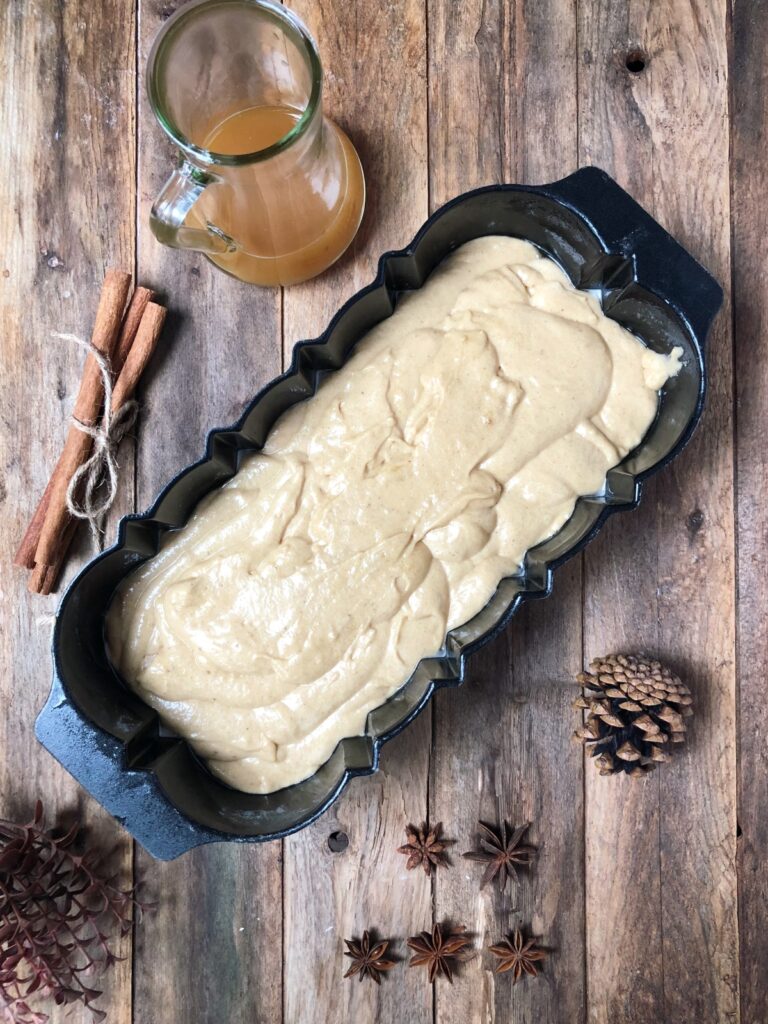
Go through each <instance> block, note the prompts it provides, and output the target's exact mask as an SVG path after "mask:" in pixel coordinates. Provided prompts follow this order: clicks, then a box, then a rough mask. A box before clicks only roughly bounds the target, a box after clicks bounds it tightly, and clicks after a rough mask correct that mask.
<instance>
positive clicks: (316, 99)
mask: <svg viewBox="0 0 768 1024" xmlns="http://www.w3.org/2000/svg"><path fill="white" fill-rule="evenodd" d="M215 7H253V8H255V9H256V10H259V11H263V12H264V13H265V14H268V15H271V16H272V17H273V18H274V19H275V20H276V21H278V22H279V23H280V24H281V26H282V27H285V28H287V29H288V30H289V33H290V32H291V30H292V32H293V34H295V36H297V37H298V42H300V43H301V45H302V47H303V49H304V52H305V54H306V56H307V59H308V63H309V68H310V73H311V76H312V89H311V92H310V96H309V100H308V102H307V105H306V107H305V108H304V110H303V111H302V114H301V117H300V118H299V119H298V121H297V122H296V124H295V125H294V126H293V127H292V128H291V130H290V131H289V132H287V133H286V134H285V135H283V137H282V138H280V139H278V140H277V142H273V143H272V145H271V146H267V147H266V148H264V149H258V150H256V151H255V152H253V153H237V154H231V153H216V152H213V151H212V150H208V149H205V148H204V147H202V146H197V145H196V144H195V143H194V142H192V141H190V140H189V139H188V138H187V137H186V136H185V135H184V133H183V132H182V131H181V129H180V128H179V127H178V125H177V124H176V123H175V122H174V120H173V118H172V117H171V116H170V114H169V113H168V111H167V110H166V105H165V103H164V100H163V90H162V88H161V80H160V79H161V71H162V68H163V61H162V57H163V50H164V48H165V47H166V46H167V44H168V43H169V42H170V40H172V39H173V37H174V35H175V34H176V32H178V31H180V30H181V28H182V27H183V25H182V23H183V22H184V21H185V20H186V19H187V18H188V17H189V16H190V14H191V13H193V12H197V11H199V10H200V9H201V8H215ZM322 82H323V69H322V65H321V63H320V57H319V55H318V53H317V47H316V46H315V43H314V40H313V39H312V36H311V35H310V34H309V30H308V29H307V27H306V26H305V25H304V23H303V22H302V20H301V19H300V18H299V17H298V16H297V15H296V14H294V13H293V11H291V10H289V9H288V8H287V7H283V6H282V4H277V3H272V2H270V0H192V2H191V3H187V4H184V6H183V7H180V8H179V10H178V11H176V12H175V13H174V14H172V15H171V17H170V18H169V19H168V20H167V21H166V22H165V24H164V25H163V27H162V28H161V29H160V31H159V32H158V34H157V35H156V37H155V40H154V42H153V44H152V49H151V50H150V54H149V60H148V62H147V93H148V95H149V104H150V107H151V108H152V112H153V113H154V115H155V117H156V118H157V120H158V121H159V123H160V126H161V127H162V129H163V131H164V132H165V133H166V135H168V137H169V138H170V139H171V141H172V142H174V143H175V144H176V145H177V146H178V147H179V148H180V149H182V150H183V151H184V152H185V153H186V154H188V155H189V156H190V157H192V158H193V159H195V160H196V161H198V162H199V163H202V164H206V165H219V166H222V167H240V166H242V165H245V164H251V163H256V162H258V161H261V160H268V159H270V157H273V156H277V155H278V153H282V152H284V151H285V150H286V149H288V148H289V147H290V146H292V145H293V143H294V142H297V141H298V140H299V139H300V138H301V137H302V136H303V135H304V133H305V131H306V130H307V128H308V127H309V125H310V124H311V123H312V120H313V118H314V116H315V113H316V112H317V111H318V110H319V108H320V101H321V94H322Z"/></svg>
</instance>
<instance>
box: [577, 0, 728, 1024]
mask: <svg viewBox="0 0 768 1024" xmlns="http://www.w3.org/2000/svg"><path fill="white" fill-rule="evenodd" d="M726 13H727V12H726V4H725V2H724V0H696V2H694V3H688V2H670V3H667V4H664V5H659V4H655V3H651V2H644V3H619V4H616V3H610V4H609V3H607V2H606V3H602V2H601V3H582V4H580V15H579V48H580V51H581V56H582V64H581V68H580V74H579V80H580V89H579V140H580V160H581V162H583V163H598V164H600V165H601V166H603V167H605V168H606V169H607V170H608V171H609V172H610V173H612V174H614V175H615V176H616V177H617V178H618V180H619V182H620V183H621V184H623V185H624V186H625V187H626V188H628V189H629V190H630V191H631V192H632V193H633V195H635V196H636V197H637V198H638V200H639V201H640V202H641V203H643V204H644V205H645V206H646V207H647V208H648V209H649V210H650V211H651V212H652V213H654V214H655V216H656V217H657V218H658V219H659V220H660V221H661V222H662V223H663V224H664V225H665V226H666V227H667V228H668V229H669V230H670V231H671V232H672V233H673V234H674V235H676V237H678V238H679V239H680V240H681V241H682V242H683V244H685V245H687V246H688V247H689V248H690V249H691V251H692V252H693V253H695V254H696V255H697V256H698V257H699V258H700V259H701V260H702V261H703V262H704V263H705V265H707V266H708V267H709V268H710V269H711V270H712V272H713V273H714V274H715V275H716V277H717V278H718V279H719V280H720V281H721V282H723V283H724V284H725V285H726V286H727V284H728V282H729V278H730V264H729V228H728V218H729V190H728V122H727V66H726V65H727V61H726ZM638 53H639V55H640V57H641V64H642V65H643V69H642V70H639V69H638V70H637V71H636V72H634V73H633V71H632V70H630V67H628V66H627V59H628V58H630V66H631V65H632V63H633V60H636V59H637V54H638ZM634 66H635V67H637V64H635V65H634ZM708 356H709V359H708V366H709V380H710V390H709V396H708V405H707V410H706V413H705V417H704V421H703V424H702V426H701V427H700V429H699V432H698V433H697V435H696V438H695V440H694V442H693V443H692V445H691V446H690V448H689V449H688V450H687V451H686V452H685V455H684V457H682V458H681V459H680V460H678V461H676V462H675V463H674V465H673V466H672V467H670V468H669V469H667V470H665V471H664V473H663V475H662V477H661V478H660V479H658V480H656V481H654V482H653V484H652V485H651V486H648V487H647V489H646V493H645V497H644V500H643V505H642V506H641V509H640V511H639V512H638V513H635V514H633V515H632V516H627V517H617V518H616V519H614V520H612V522H611V523H610V525H609V526H608V528H606V530H605V531H604V532H603V534H602V535H601V537H600V538H599V539H598V540H597V541H596V542H595V544H594V545H592V546H590V548H589V549H588V551H587V552H586V558H585V565H586V576H585V594H586V603H585V653H586V656H587V658H590V657H593V656H595V655H599V654H603V653H606V652H608V651H613V650H637V649H641V650H642V649H646V650H650V651H653V652H655V653H657V654H658V656H659V657H660V658H662V659H663V660H668V661H669V662H671V664H672V665H673V666H674V667H675V668H677V669H678V670H679V672H680V674H681V675H682V676H683V677H684V678H685V679H687V681H688V682H689V683H690V685H691V688H692V690H693V692H694V699H695V703H696V718H695V719H694V725H693V732H692V736H691V740H690V744H689V745H688V747H687V748H686V749H685V750H683V751H682V752H680V756H678V757H676V758H675V759H674V761H673V763H671V764H669V765H664V766H663V769H664V770H663V771H659V772H658V773H656V774H655V775H654V776H652V777H651V778H649V779H648V780H644V781H642V782H640V783H639V784H635V783H634V782H633V781H632V780H629V779H626V780H625V779H605V778H599V777H598V776H597V773H596V772H593V771H591V770H590V771H588V772H587V775H586V780H587V789H586V793H587V803H586V807H587V815H586V836H587V942H588V989H589V991H588V999H589V1019H590V1021H592V1022H595V1024H598V1022H599V1024H629V1022H637V1024H646V1022H647V1021H650V1020H663V1021H674V1022H675V1024H688V1022H690V1024H694V1022H695V1024H709V1022H712V1024H714V1022H717V1024H723V1022H726V1021H736V1020H738V1014H739V1008H738V935H737V921H736V885H735V877H736V876H735V845H736V820H735V783H736V762H735V758H736V743H735V672H734V537H733V502H732V487H733V465H732V418H731V411H732V406H731V401H732V399H731V388H732V367H731V332H730V320H729V308H728V302H727V300H726V305H725V309H724V311H723V313H722V314H721V315H720V317H719V319H718V321H717V325H716V329H715V330H714V332H713V333H712V335H711V338H710V342H709V353H708Z"/></svg>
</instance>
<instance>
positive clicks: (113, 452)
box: [54, 331, 139, 541]
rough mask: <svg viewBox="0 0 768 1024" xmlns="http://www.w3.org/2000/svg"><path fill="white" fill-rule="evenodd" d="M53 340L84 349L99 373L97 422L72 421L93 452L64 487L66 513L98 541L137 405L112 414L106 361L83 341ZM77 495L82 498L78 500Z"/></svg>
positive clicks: (57, 335)
mask: <svg viewBox="0 0 768 1024" xmlns="http://www.w3.org/2000/svg"><path fill="white" fill-rule="evenodd" d="M54 337H55V338H61V339H62V341H68V342H71V343H72V344H73V345H77V346H78V347H79V348H83V349H85V351H86V352H87V353H88V354H89V355H91V356H93V358H94V360H95V361H96V364H97V366H98V367H99V372H100V373H101V380H102V384H103V387H104V412H103V415H102V418H101V422H100V423H99V424H98V425H96V426H91V425H90V424H89V423H83V422H82V420H79V419H77V417H76V416H73V417H72V423H73V424H74V426H75V427H77V429H78V430H81V431H82V432H83V433H84V434H87V435H88V437H90V438H91V439H92V441H93V451H92V452H91V454H90V456H89V457H88V458H87V459H86V461H85V462H84V463H83V464H82V465H81V466H79V467H78V469H76V470H75V472H74V473H73V474H72V479H71V480H70V481H69V486H68V487H67V509H68V511H69V513H70V514H71V515H73V516H75V517H76V518H77V519H86V520H87V521H88V525H89V527H90V529H91V533H92V534H93V537H94V539H95V540H97V541H98V540H99V538H100V535H101V532H102V526H101V524H102V520H103V518H104V516H105V515H106V514H107V512H108V511H109V510H110V508H111V507H112V505H113V504H114V501H115V497H116V496H117V481H118V476H117V470H118V466H117V449H118V448H119V447H120V442H121V441H122V440H123V438H124V437H125V435H126V434H127V433H128V432H129V430H131V428H132V427H133V425H134V423H135V422H136V417H137V415H138V412H139V403H138V402H136V401H135V400H134V399H129V400H128V401H127V402H124V403H123V405H121V406H120V408H119V409H117V410H114V411H113V409H112V369H111V367H110V364H109V360H108V359H107V358H106V357H105V356H104V355H102V353H101V352H99V350H98V349H97V348H96V346H95V345H93V344H92V343H91V342H90V341H84V340H83V339H82V338H78V337H77V335H76V334H61V333H59V332H58V331H54ZM99 492H101V493H99ZM81 493H82V497H79V495H80V494H81Z"/></svg>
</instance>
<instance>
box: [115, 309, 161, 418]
mask: <svg viewBox="0 0 768 1024" xmlns="http://www.w3.org/2000/svg"><path fill="white" fill-rule="evenodd" d="M167 312H168V310H167V309H166V308H165V306H160V305H159V304H158V303H156V302H148V303H147V304H146V308H145V310H144V315H143V316H142V318H141V323H140V324H139V329H138V331H137V332H136V339H135V341H134V343H133V345H132V346H131V349H130V351H129V353H128V357H127V359H126V360H125V364H124V366H123V368H122V370H121V372H120V376H119V377H118V378H117V381H116V383H115V386H114V389H113V390H112V412H113V413H115V412H117V411H118V409H120V407H121V406H123V405H125V403H126V402H128V401H130V399H131V398H133V395H134V392H135V391H136V386H137V384H138V383H139V381H140V380H141V375H142V374H143V373H144V370H145V369H146V367H147V363H148V362H149V360H150V359H151V358H152V353H153V352H154V351H155V348H156V346H157V341H158V338H159V337H160V332H161V331H162V329H163V324H164V322H165V317H166V314H167Z"/></svg>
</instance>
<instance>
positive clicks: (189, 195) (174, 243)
mask: <svg viewBox="0 0 768 1024" xmlns="http://www.w3.org/2000/svg"><path fill="white" fill-rule="evenodd" d="M219 180H220V179H219V178H217V177H216V175H214V174H210V173H208V172H207V171H204V170H202V169H201V168H200V167H195V165H194V164H191V163H190V162H189V161H188V160H182V162H181V163H180V164H179V166H178V167H177V168H176V170H175V171H174V172H173V174H171V176H170V178H169V179H168V180H167V181H166V183H165V184H164V185H163V187H162V188H161V190H160V194H159V195H158V197H157V199H156V200H155V201H154V203H153V204H152V210H151V212H150V215H149V224H150V227H151V228H152V233H153V234H154V236H155V238H156V239H157V240H158V242H162V243H163V245H170V246H171V247H172V248H174V249H195V250H196V251H197V252H206V253H215V254H218V255H221V254H222V253H225V252H234V251H235V250H236V249H237V243H236V242H235V240H234V239H233V238H230V236H229V235H227V234H225V233H224V232H223V231H222V230H221V228H217V227H216V225H215V224H211V223H210V222H209V221H206V226H205V228H190V227H187V226H186V225H185V223H184V221H185V219H186V216H187V214H188V213H189V211H190V210H191V209H192V207H193V206H194V204H195V203H196V202H197V200H198V199H199V198H200V196H201V195H202V193H203V191H204V190H205V189H206V188H207V187H208V185H211V184H213V183H215V182H217V181H219Z"/></svg>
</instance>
